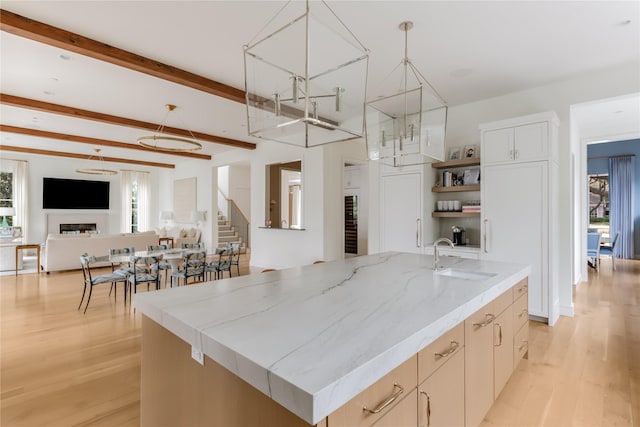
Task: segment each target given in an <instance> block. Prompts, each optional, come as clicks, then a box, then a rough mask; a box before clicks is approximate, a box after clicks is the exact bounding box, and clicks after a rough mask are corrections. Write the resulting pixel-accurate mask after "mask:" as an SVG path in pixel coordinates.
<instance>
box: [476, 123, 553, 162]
mask: <svg viewBox="0 0 640 427" xmlns="http://www.w3.org/2000/svg"><path fill="white" fill-rule="evenodd" d="M548 126H549V125H548V123H547V122H545V121H543V122H538V123H531V124H526V125H521V126H513V127H507V128H503V129H493V130H488V129H487V130H483V132H482V156H481V158H482V161H483V163H485V164H487V163H499V162H510V161H518V162H523V161H532V160H540V159H547V157H548V155H549V133H548Z"/></svg>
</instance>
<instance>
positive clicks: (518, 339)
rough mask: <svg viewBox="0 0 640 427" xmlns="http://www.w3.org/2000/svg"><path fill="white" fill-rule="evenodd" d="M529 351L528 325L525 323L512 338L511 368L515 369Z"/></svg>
mask: <svg viewBox="0 0 640 427" xmlns="http://www.w3.org/2000/svg"><path fill="white" fill-rule="evenodd" d="M528 351H529V323H528V322H527V323H525V325H524V326H522V327H521V328H520V330H518V332H516V336H515V337H514V338H513V367H514V369H515V367H516V366H518V362H520V359H522V357H523V356H524V355H525V354H527V352H528Z"/></svg>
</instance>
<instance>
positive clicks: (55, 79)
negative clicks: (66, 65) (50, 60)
mask: <svg viewBox="0 0 640 427" xmlns="http://www.w3.org/2000/svg"><path fill="white" fill-rule="evenodd" d="M51 81H52V82H56V83H58V82H59V81H60V80H58V78H57V77H51Z"/></svg>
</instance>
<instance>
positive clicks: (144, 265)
mask: <svg viewBox="0 0 640 427" xmlns="http://www.w3.org/2000/svg"><path fill="white" fill-rule="evenodd" d="M131 260H132V263H133V269H134V271H136V273H135V274H133V273H132V274H130V275H129V277H128V282H129V293H131V289H132V288H133V293H134V294H135V293H136V292H137V289H138V285H141V284H143V283H146V284H147V291H148V290H149V285H150V284H154V285H155V287H156V290H158V289H160V269H159V267H158V264H160V262H161V261H162V254H159V255H151V256H139V255H133V256H132V257H131Z"/></svg>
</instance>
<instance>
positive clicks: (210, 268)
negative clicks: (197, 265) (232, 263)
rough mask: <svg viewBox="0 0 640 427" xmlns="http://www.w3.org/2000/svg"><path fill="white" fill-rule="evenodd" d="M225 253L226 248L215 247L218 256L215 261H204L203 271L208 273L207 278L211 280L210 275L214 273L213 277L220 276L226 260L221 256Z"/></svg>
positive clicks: (217, 277)
mask: <svg viewBox="0 0 640 427" xmlns="http://www.w3.org/2000/svg"><path fill="white" fill-rule="evenodd" d="M226 253H227V248H216V252H215V255H217V256H218V259H217V260H215V261H211V262H208V263H206V265H205V267H204V271H205V273H208V278H209V280H211V276H212V275H215V277H214V279H219V278H220V273H221V272H222V271H224V270H225V268H226V267H225V264H226V263H227V260H226V259H225V258H223V256H224V255H225V254H226Z"/></svg>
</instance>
